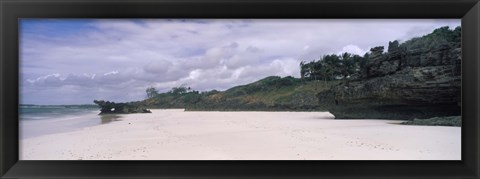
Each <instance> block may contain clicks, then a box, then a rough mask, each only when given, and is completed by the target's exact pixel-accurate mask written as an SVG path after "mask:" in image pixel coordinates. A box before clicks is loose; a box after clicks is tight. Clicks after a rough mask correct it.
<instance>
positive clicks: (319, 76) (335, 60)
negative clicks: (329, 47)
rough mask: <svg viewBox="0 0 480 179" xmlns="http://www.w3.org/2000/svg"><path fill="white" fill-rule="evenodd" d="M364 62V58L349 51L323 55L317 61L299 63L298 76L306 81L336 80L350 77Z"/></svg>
mask: <svg viewBox="0 0 480 179" xmlns="http://www.w3.org/2000/svg"><path fill="white" fill-rule="evenodd" d="M365 64H366V58H365V57H361V56H359V55H354V54H350V53H343V54H342V55H335V54H332V55H325V56H323V57H322V58H320V59H319V60H318V61H315V60H313V61H311V62H308V63H306V62H305V61H302V62H301V63H300V76H301V78H302V79H304V80H307V81H312V80H324V81H331V80H338V79H346V78H350V77H351V75H353V74H355V73H357V72H359V71H360V70H361V69H362V68H363V67H364V66H365Z"/></svg>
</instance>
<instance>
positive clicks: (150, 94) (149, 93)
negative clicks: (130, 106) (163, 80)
mask: <svg viewBox="0 0 480 179" xmlns="http://www.w3.org/2000/svg"><path fill="white" fill-rule="evenodd" d="M145 91H146V92H147V98H148V99H150V98H153V97H156V96H157V95H158V91H157V90H156V89H155V88H154V87H150V88H147V90H145Z"/></svg>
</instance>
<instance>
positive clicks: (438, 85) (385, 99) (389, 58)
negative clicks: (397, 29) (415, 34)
mask: <svg viewBox="0 0 480 179" xmlns="http://www.w3.org/2000/svg"><path fill="white" fill-rule="evenodd" d="M458 46H459V45H458V44H454V43H451V44H443V45H439V46H437V47H436V48H433V49H428V50H427V49H416V50H410V51H407V50H406V48H404V47H402V46H399V45H398V42H393V43H392V42H391V43H390V47H389V49H388V53H383V47H375V48H372V49H371V55H370V56H369V59H368V61H367V65H366V69H365V73H363V74H364V75H363V76H362V77H361V78H357V79H354V80H349V81H345V82H343V83H341V84H339V85H336V86H333V87H332V88H331V89H330V90H327V91H324V92H321V93H319V94H317V97H318V99H319V100H320V101H319V103H320V106H321V107H323V108H326V109H328V111H330V112H331V113H332V114H333V115H335V117H336V118H340V119H342V118H345V119H351V118H367V119H368V118H379V119H414V118H419V119H422V118H432V117H437V116H458V115H460V111H461V110H460V109H461V106H460V101H461V75H460V72H461V70H460V67H461V49H460V48H459V47H458Z"/></svg>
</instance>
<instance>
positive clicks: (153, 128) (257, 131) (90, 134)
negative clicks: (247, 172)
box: [19, 109, 461, 160]
mask: <svg viewBox="0 0 480 179" xmlns="http://www.w3.org/2000/svg"><path fill="white" fill-rule="evenodd" d="M152 112H153V113H150V114H128V115H120V116H122V118H121V120H120V121H115V122H111V123H108V124H102V125H95V126H91V127H85V128H83V129H80V130H75V131H70V132H61V133H54V134H46V135H41V136H36V137H29V138H26V139H22V140H21V141H20V156H19V157H20V160H460V159H461V128H460V127H440V126H407V125H399V124H398V123H400V121H392V120H335V119H333V116H332V115H331V114H330V113H328V112H197V111H195V112H190V111H183V109H174V110H173V109H172V110H152Z"/></svg>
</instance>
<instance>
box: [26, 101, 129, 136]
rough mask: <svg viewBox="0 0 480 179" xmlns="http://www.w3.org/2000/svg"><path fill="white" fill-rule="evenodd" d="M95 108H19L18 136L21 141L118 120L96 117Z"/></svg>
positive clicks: (72, 106) (79, 106) (37, 106)
mask: <svg viewBox="0 0 480 179" xmlns="http://www.w3.org/2000/svg"><path fill="white" fill-rule="evenodd" d="M99 113H100V109H99V108H98V107H95V106H85V105H68V106H50V105H49V106H41V105H23V106H20V107H19V126H20V128H19V132H20V133H19V135H20V138H21V139H25V138H30V137H36V136H41V135H48V134H54V133H62V132H71V131H75V130H82V129H83V128H85V127H90V126H95V125H101V124H107V123H110V122H113V121H117V120H120V116H117V115H102V116H100V115H98V114H99Z"/></svg>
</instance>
